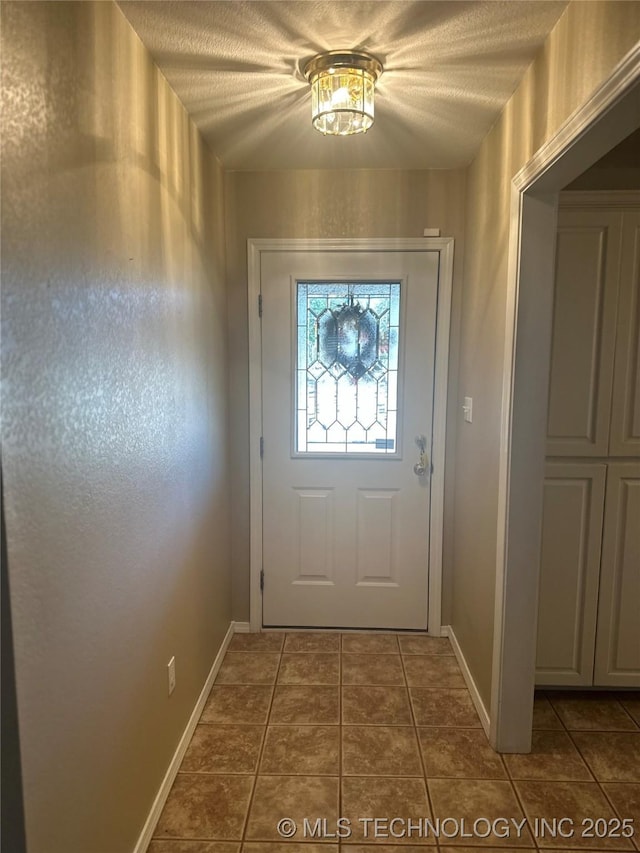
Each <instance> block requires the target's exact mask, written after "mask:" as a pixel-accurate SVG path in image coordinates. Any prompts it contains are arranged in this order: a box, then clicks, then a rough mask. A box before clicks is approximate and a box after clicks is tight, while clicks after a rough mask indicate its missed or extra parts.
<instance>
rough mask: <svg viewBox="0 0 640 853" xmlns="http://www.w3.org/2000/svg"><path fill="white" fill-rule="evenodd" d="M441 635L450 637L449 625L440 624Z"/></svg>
mask: <svg viewBox="0 0 640 853" xmlns="http://www.w3.org/2000/svg"><path fill="white" fill-rule="evenodd" d="M440 636H441V637H448V636H449V626H448V625H441V626H440Z"/></svg>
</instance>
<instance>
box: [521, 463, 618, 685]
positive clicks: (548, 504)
mask: <svg viewBox="0 0 640 853" xmlns="http://www.w3.org/2000/svg"><path fill="white" fill-rule="evenodd" d="M606 475H607V466H606V465H604V464H598V463H596V462H589V463H587V462H548V463H547V465H546V468H545V481H544V504H543V512H542V550H541V557H540V596H539V602H538V642H537V654H536V684H539V685H586V684H592V683H593V659H594V647H595V638H596V619H597V613H598V583H599V578H600V549H601V544H602V515H603V511H604V493H605V482H606Z"/></svg>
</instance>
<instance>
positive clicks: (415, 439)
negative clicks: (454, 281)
mask: <svg viewBox="0 0 640 853" xmlns="http://www.w3.org/2000/svg"><path fill="white" fill-rule="evenodd" d="M438 267H439V252H437V251H428V250H424V251H371V252H365V251H306V252H299V251H296V252H292V251H272V252H266V253H262V255H261V263H260V285H261V296H262V413H263V423H262V434H263V440H264V445H263V447H264V451H263V461H262V465H263V472H262V473H263V480H262V482H263V494H262V507H263V517H262V520H263V528H262V529H263V542H262V546H263V551H262V560H263V572H264V574H263V580H264V589H263V620H262V621H263V625H264V626H303V627H311V626H318V627H320V626H325V627H345V628H348V627H353V628H355V627H358V628H417V629H423V630H424V629H426V628H427V614H428V578H429V537H430V529H429V527H430V512H429V510H430V500H431V451H432V425H433V414H434V413H433V401H434V370H435V342H436V316H437V307H438ZM422 448H424V453H423V454H422V455H421V451H422ZM420 465H422V467H423V469H424V470H421V468H420V467H417V468H415V470H414V467H415V466H420Z"/></svg>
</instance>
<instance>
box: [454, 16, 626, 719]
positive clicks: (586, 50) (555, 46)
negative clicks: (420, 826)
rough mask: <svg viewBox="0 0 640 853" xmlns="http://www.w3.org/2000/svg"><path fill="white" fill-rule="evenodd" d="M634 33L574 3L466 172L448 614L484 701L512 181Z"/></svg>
mask: <svg viewBox="0 0 640 853" xmlns="http://www.w3.org/2000/svg"><path fill="white" fill-rule="evenodd" d="M639 37H640V4H639V3H626V2H573V3H571V4H570V5H569V6H568V8H567V10H566V12H565V14H564V15H563V16H562V18H561V19H560V20H559V22H558V24H557V25H556V27H555V28H554V30H553V31H552V33H551V34H550V36H549V38H548V39H547V41H546V42H545V45H544V47H543V50H542V51H541V53H540V54H539V56H538V57H537V59H536V61H535V62H534V63H533V65H532V66H531V67H530V68H529V70H528V71H527V73H526V75H525V77H524V78H523V80H522V82H521V84H520V86H519V87H518V89H517V90H516V92H515V94H514V95H513V97H512V98H511V100H510V101H509V103H508V104H507V106H506V108H505V110H504V111H503V114H502V116H501V118H500V120H499V121H498V122H497V123H496V125H494V127H493V129H492V130H491V132H490V133H489V134H488V136H487V137H486V138H485V140H484V141H483V144H482V146H481V149H480V151H479V153H478V155H477V157H476V158H475V160H474V161H473V163H472V164H471V166H470V168H469V170H468V182H467V210H466V218H465V235H466V238H465V256H464V285H463V292H462V301H461V304H462V317H461V331H460V341H461V348H460V371H459V376H458V393H459V396H460V397H462V396H464V395H468V396H472V397H473V415H474V417H473V424H464V423H463V424H462V425H461V426H460V428H459V430H458V435H457V444H456V452H455V460H456V461H455V470H456V486H455V492H454V494H455V511H454V518H455V526H454V534H453V543H454V552H453V578H452V611H451V612H452V624H453V627H454V629H455V632H456V635H457V637H458V640H459V642H460V645H461V647H462V650H463V652H464V654H465V656H466V658H467V661H468V663H469V666H470V668H471V671H472V674H473V676H474V678H475V680H476V682H477V684H478V687H479V689H480V693H481V695H482V697H483V699H484V701H485V703H486V704H487V705H488V704H489V698H490V689H491V665H492V664H491V656H492V643H493V621H494V593H495V571H496V528H497V500H498V452H499V441H500V407H501V391H502V369H503V356H504V324H505V300H506V279H507V251H508V234H509V230H508V229H509V203H510V197H509V192H510V183H511V179H512V177H513V176H514V175H515V174H516V173H517V172H518V171H519V169H520V168H521V167H522V166H523V165H524V164H525V163H526V162H527V161H528V160H529V159H530V158H531V156H532V155H533V154H534V153H535V152H536V151H537V150H538V149H539V148H540V146H541V145H542V144H543V143H544V142H545V141H546V140H548V139H549V138H550V137H551V136H552V135H553V134H554V132H555V131H556V130H557V129H558V128H559V126H560V125H561V124H562V122H563V121H564V120H565V119H567V118H568V117H569V115H570V114H571V113H572V112H573V111H574V110H575V109H577V108H578V107H579V106H580V105H581V104H582V103H584V101H585V100H586V99H587V98H588V97H589V95H590V94H591V93H592V92H593V90H594V89H595V88H596V87H597V86H598V85H599V84H600V83H601V82H602V81H603V80H604V79H606V78H607V76H608V75H609V74H610V72H611V71H612V69H613V68H614V67H615V65H616V64H617V62H618V61H619V60H620V59H621V58H622V57H623V56H624V55H625V54H626V53H627V52H628V51H629V50H630V49H631V48H632V47H633V45H634V44H635V43H636V42H637V40H638V38H639Z"/></svg>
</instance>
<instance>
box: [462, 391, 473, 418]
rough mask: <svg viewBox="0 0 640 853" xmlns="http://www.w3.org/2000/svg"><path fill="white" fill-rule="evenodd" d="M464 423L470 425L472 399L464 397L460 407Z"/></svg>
mask: <svg viewBox="0 0 640 853" xmlns="http://www.w3.org/2000/svg"><path fill="white" fill-rule="evenodd" d="M462 411H463V412H464V419H465V421H466V422H467V423H468V424H470V423H471V422H472V421H473V397H465V398H464V404H463V406H462Z"/></svg>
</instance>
